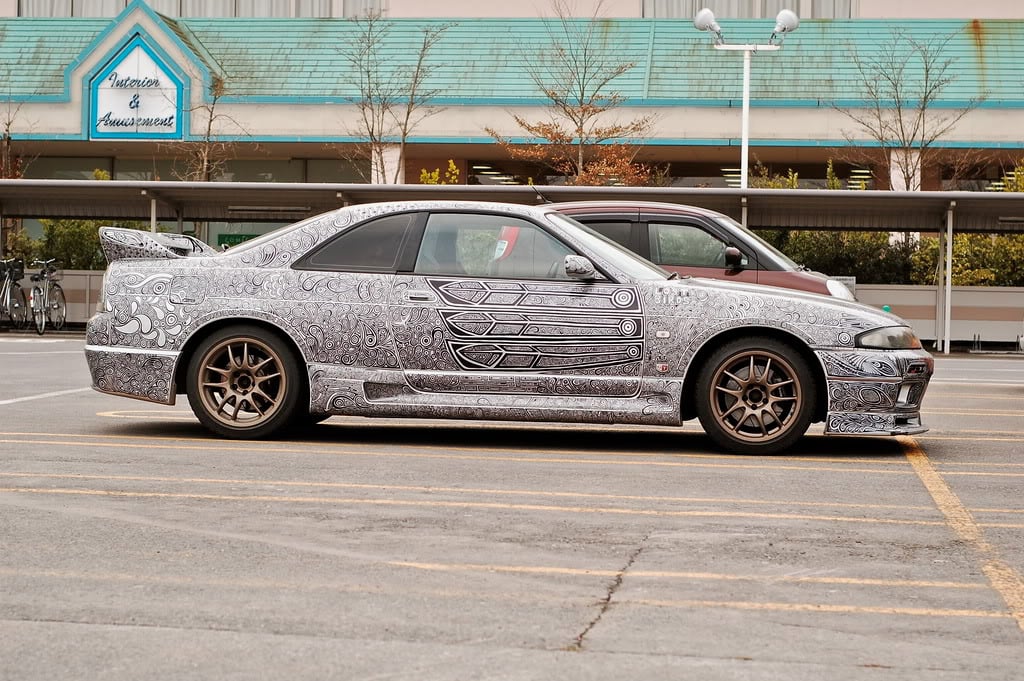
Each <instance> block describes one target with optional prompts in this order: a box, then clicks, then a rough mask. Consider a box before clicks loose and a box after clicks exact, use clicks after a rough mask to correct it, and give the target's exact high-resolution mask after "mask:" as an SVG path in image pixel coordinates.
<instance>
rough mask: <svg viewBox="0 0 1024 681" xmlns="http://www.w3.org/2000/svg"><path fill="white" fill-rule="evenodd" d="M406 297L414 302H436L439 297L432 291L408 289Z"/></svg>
mask: <svg viewBox="0 0 1024 681" xmlns="http://www.w3.org/2000/svg"><path fill="white" fill-rule="evenodd" d="M404 297H405V299H406V300H408V301H409V302H414V303H434V302H437V297H436V296H435V295H434V294H433V293H431V292H430V291H406V292H405V295H404Z"/></svg>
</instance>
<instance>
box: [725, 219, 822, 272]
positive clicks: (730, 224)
mask: <svg viewBox="0 0 1024 681" xmlns="http://www.w3.org/2000/svg"><path fill="white" fill-rule="evenodd" d="M715 220H717V221H718V223H719V224H721V225H722V226H723V227H725V228H726V229H738V230H740V231H741V232H743V233H744V234H746V235H747V236H748V237H749V238H751V239H753V240H755V241H757V243H759V244H761V247H762V248H764V249H765V250H766V251H768V252H769V253H771V254H772V255H773V256H775V257H776V258H778V260H779V262H780V263H782V264H784V265H786V266H787V267H788V268H789V269H792V270H799V269H803V267H802V266H800V265H798V264H797V263H795V262H793V260H792V259H791V258H790V257H789V256H788V255H786V254H785V253H783V252H782V251H780V250H779V249H777V248H775V246H772V245H771V244H770V243H768V242H767V241H765V240H764V239H762V238H761V237H759V236H758V235H756V234H754V233H753V232H751V231H750V230H749V229H747V228H746V227H744V226H743V225H741V224H740V223H738V222H736V221H735V220H733V219H732V218H731V217H729V216H727V215H716V216H715Z"/></svg>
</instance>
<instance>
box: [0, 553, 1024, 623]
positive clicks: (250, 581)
mask: <svg viewBox="0 0 1024 681" xmlns="http://www.w3.org/2000/svg"><path fill="white" fill-rule="evenodd" d="M385 564H389V563H385ZM566 574H577V573H566ZM578 574H580V575H581V576H587V575H594V576H598V577H609V576H614V575H617V574H618V571H611V570H608V571H604V570H594V571H590V570H582V571H581V572H579V573H578ZM630 574H632V573H630ZM0 576H6V577H20V578H43V579H61V580H73V581H76V582H81V581H91V582H107V583H115V584H162V585H175V586H183V587H200V588H206V589H209V588H211V587H222V588H229V589H237V588H244V589H250V590H252V589H271V590H274V591H277V592H281V591H288V590H295V591H302V592H314V593H315V592H323V591H335V592H341V593H357V594H384V593H403V594H409V593H412V594H417V595H421V596H424V597H432V598H444V599H452V598H457V599H462V600H464V599H467V598H474V599H484V600H491V601H509V602H511V601H515V602H517V603H519V604H522V603H523V602H524V601H529V602H532V603H544V604H552V603H555V604H559V605H561V606H562V607H564V606H565V603H566V602H567V601H571V600H578V599H573V598H569V597H565V596H558V597H553V596H547V595H544V594H540V593H536V592H526V593H524V592H522V591H517V592H515V593H509V592H501V591H496V590H494V589H492V588H487V589H483V590H469V589H450V588H449V589H431V588H419V587H417V586H416V585H414V584H409V583H408V581H406V582H403V583H402V584H401V587H400V588H398V589H395V588H391V587H388V586H385V585H382V584H368V583H366V582H365V581H364V582H356V583H347V582H310V581H308V580H303V581H301V582H299V581H296V582H290V581H280V580H267V579H258V578H242V579H230V578H225V579H217V578H208V577H202V578H197V577H194V576H181V575H152V574H145V575H142V574H130V573H112V572H102V573H96V572H77V571H68V570H17V569H11V568H3V567H0ZM963 588H974V587H973V586H972V585H965V586H964V587H963ZM588 602H589V600H588ZM615 604H616V607H638V606H639V607H656V608H676V609H697V608H727V609H733V610H759V611H765V612H773V611H774V612H801V613H839V614H878V615H905V616H914V617H935V618H940V617H945V618H959V617H966V618H992V619H1007V618H1009V617H1010V616H1009V615H1008V614H1007V613H1005V612H997V611H988V610H972V609H954V608H901V607H893V606H881V607H873V606H857V605H836V604H819V603H780V602H751V601H713V600H657V599H629V598H625V599H623V598H621V597H620V598H617V599H616V601H615Z"/></svg>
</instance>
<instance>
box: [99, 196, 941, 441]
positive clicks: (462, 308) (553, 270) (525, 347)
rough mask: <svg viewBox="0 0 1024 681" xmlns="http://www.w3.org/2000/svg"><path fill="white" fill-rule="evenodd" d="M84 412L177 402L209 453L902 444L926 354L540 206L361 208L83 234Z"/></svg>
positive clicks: (848, 312) (830, 303) (915, 427)
mask: <svg viewBox="0 0 1024 681" xmlns="http://www.w3.org/2000/svg"><path fill="white" fill-rule="evenodd" d="M101 238H102V244H103V250H104V252H105V254H106V256H107V259H108V260H109V262H110V266H109V267H108V269H107V273H106V277H105V280H104V284H103V296H102V300H101V301H100V311H99V312H98V313H97V314H96V315H95V316H94V317H93V318H92V319H91V320H90V321H89V327H88V344H87V347H86V357H87V359H88V362H89V369H90V371H91V373H92V381H93V387H94V388H95V389H96V390H99V391H101V392H104V393H110V394H114V395H123V396H126V397H134V398H137V399H142V400H148V401H151V402H158V403H161V404H174V401H175V398H176V396H177V395H178V394H180V393H184V394H186V395H188V400H189V403H190V404H191V406H192V409H193V411H194V412H195V414H196V416H197V417H198V418H199V420H200V421H201V422H202V423H203V424H204V425H205V426H206V427H208V428H209V429H210V430H212V431H214V432H215V433H217V434H219V435H222V436H224V437H231V438H260V437H265V436H269V435H271V434H274V433H279V432H282V431H285V430H293V429H301V428H303V427H304V426H309V425H311V424H313V423H316V422H317V421H320V420H323V419H324V418H326V417H328V416H331V415H335V414H347V415H352V414H355V415H359V416H383V417H420V416H422V417H430V418H463V419H501V420H514V421H564V422H577V423H639V424H656V425H679V424H681V423H682V422H683V421H685V420H687V419H692V418H695V417H696V418H698V419H700V423H701V425H702V426H703V428H704V430H705V431H706V432H707V434H708V435H709V436H710V437H711V438H712V439H713V440H714V441H715V442H716V443H717V444H718V445H719V446H721V447H724V448H726V449H729V450H732V451H736V452H744V453H764V454H767V453H774V452H779V451H781V450H784V449H786V448H787V447H789V446H791V445H792V444H793V443H794V442H795V441H796V440H797V439H799V438H800V437H801V436H802V435H803V434H804V432H805V431H806V430H807V428H808V426H809V425H810V424H811V423H812V422H815V421H824V422H825V432H827V433H836V434H859V435H864V434H870V435H897V434H912V433H920V432H923V431H924V430H925V429H924V428H923V427H922V425H921V418H920V405H921V400H922V398H923V397H924V393H925V389H926V387H927V385H928V381H929V379H930V378H931V375H932V370H933V363H932V358H931V356H930V355H929V354H928V353H927V352H925V351H924V350H922V348H921V343H920V341H919V340H918V339H917V337H916V336H915V335H914V333H913V332H912V331H911V329H910V328H909V327H908V326H907V325H906V323H905V322H903V321H902V320H901V319H899V318H898V317H895V316H893V315H891V314H887V313H884V312H880V311H878V310H876V309H873V308H870V307H867V306H864V305H860V304H857V303H850V302H845V301H841V300H837V299H835V298H828V297H824V296H818V295H814V294H808V293H800V292H796V291H790V290H785V289H779V288H770V287H757V286H750V285H741V284H730V283H725V282H721V281H712V280H706V279H696V278H694V279H691V278H676V276H675V275H670V274H668V273H666V272H665V271H664V270H662V269H660V268H659V267H657V266H656V265H653V264H651V263H650V262H648V261H646V260H643V259H642V258H640V257H639V256H637V255H634V254H632V253H630V252H629V251H627V250H625V249H623V248H621V247H620V246H618V245H617V244H615V243H614V242H612V241H609V240H608V239H606V238H604V237H602V236H600V235H599V234H597V233H596V232H594V231H592V230H590V229H589V228H587V227H584V226H583V225H581V224H579V223H577V222H575V221H573V220H572V219H570V218H568V217H566V216H564V215H562V214H560V213H558V212H556V211H554V210H552V209H550V208H545V207H531V206H519V205H506V204H496V203H475V202H458V201H433V202H404V203H382V204H369V205H358V206H352V207H348V208H341V209H339V210H336V211H333V212H331V213H326V214H324V215H320V216H317V217H313V218H310V219H308V220H304V221H302V222H299V223H297V224H295V225H291V226H289V227H285V228H282V229H280V230H277V231H275V232H272V233H270V234H267V235H264V236H262V237H259V238H257V239H254V240H252V241H248V242H245V243H243V244H241V245H239V246H237V247H235V248H232V249H230V250H228V251H225V252H217V251H215V250H213V249H211V248H210V247H209V246H206V245H205V244H203V243H202V242H200V241H197V240H195V239H193V238H191V237H187V236H181V235H161V234H152V233H147V232H139V231H134V230H129V229H117V228H104V229H102V230H101Z"/></svg>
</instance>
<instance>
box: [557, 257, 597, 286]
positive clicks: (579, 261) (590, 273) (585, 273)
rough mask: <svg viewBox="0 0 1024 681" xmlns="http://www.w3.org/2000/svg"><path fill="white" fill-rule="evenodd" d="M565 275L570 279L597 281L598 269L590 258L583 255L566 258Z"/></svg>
mask: <svg viewBox="0 0 1024 681" xmlns="http://www.w3.org/2000/svg"><path fill="white" fill-rule="evenodd" d="M565 274H566V276H568V277H569V278H570V279H583V280H590V279H597V269H596V268H595V267H594V263H592V262H590V259H589V258H584V257H583V256H582V255H567V256H565Z"/></svg>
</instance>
